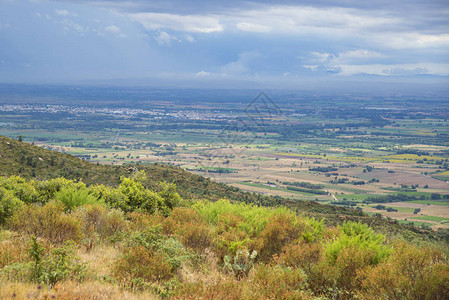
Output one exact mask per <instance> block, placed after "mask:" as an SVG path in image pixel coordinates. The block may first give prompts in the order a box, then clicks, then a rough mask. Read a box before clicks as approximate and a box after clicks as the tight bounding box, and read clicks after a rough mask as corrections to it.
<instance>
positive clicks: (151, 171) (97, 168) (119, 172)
mask: <svg viewBox="0 0 449 300" xmlns="http://www.w3.org/2000/svg"><path fill="white" fill-rule="evenodd" d="M140 170H143V171H145V173H146V175H147V180H146V181H145V182H143V184H144V186H145V187H146V188H148V189H151V190H158V189H159V182H161V181H165V182H168V183H175V184H176V186H177V191H178V193H179V194H180V196H181V197H182V198H184V199H187V200H199V199H207V200H211V201H216V200H219V199H223V198H226V199H229V200H233V201H239V202H245V203H253V204H257V205H261V206H270V207H272V206H278V205H284V206H287V207H289V208H290V209H293V210H295V211H296V212H297V213H299V214H301V213H305V214H306V215H309V216H314V217H318V218H325V222H326V224H329V225H337V224H341V223H342V222H343V221H345V220H352V221H360V222H363V223H367V224H370V226H372V227H373V228H375V229H376V230H378V231H380V232H384V233H386V234H389V235H400V236H409V237H410V238H411V239H418V240H429V239H430V240H435V239H438V238H437V237H436V235H435V232H433V231H431V230H423V229H418V228H416V227H414V226H407V225H401V224H398V223H397V222H395V221H394V220H387V219H384V218H375V217H369V216H367V215H364V214H362V213H360V212H359V211H357V210H354V209H350V208H345V207H339V206H334V205H323V204H319V203H316V202H313V201H298V200H290V199H284V198H281V197H273V196H263V195H260V194H256V193H250V192H245V191H242V190H240V189H239V188H236V187H233V186H230V185H226V184H223V183H217V182H215V181H213V180H210V179H209V178H206V177H203V176H199V175H196V174H193V173H190V172H188V171H185V170H183V169H181V168H179V167H176V166H171V165H167V164H150V165H140V164H133V165H120V166H119V165H115V166H113V165H103V164H98V163H91V162H88V161H84V160H82V159H79V158H77V157H75V156H72V155H69V154H64V153H59V152H55V151H49V150H46V149H43V148H41V147H37V146H34V145H31V144H28V143H25V142H19V141H18V140H14V139H10V138H8V137H4V136H0V176H12V175H18V176H21V177H23V178H34V179H37V180H49V179H53V178H58V177H64V178H66V179H70V180H75V181H82V182H84V183H85V184H86V185H87V186H89V185H92V184H104V185H106V186H117V185H118V184H119V183H120V178H121V177H130V176H132V175H133V173H135V172H137V171H140ZM444 236H445V235H444Z"/></svg>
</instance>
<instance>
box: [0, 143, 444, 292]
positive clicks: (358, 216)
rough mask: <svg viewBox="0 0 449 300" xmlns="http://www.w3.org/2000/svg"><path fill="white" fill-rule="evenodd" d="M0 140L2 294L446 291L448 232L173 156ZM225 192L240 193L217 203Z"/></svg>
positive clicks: (230, 193) (0, 263) (228, 194)
mask: <svg viewBox="0 0 449 300" xmlns="http://www.w3.org/2000/svg"><path fill="white" fill-rule="evenodd" d="M0 147H1V151H2V152H1V157H0V162H1V165H0V171H1V172H2V175H6V176H0V298H18V299H23V298H35V299H41V298H42V299H48V298H57V299H75V298H78V299H123V298H126V299H164V298H170V299H199V298H202V299H236V300H237V299H255V298H260V299H316V298H317V297H318V298H322V299H328V298H332V299H353V298H361V299H376V298H378V297H379V295H382V297H383V298H393V297H397V298H400V299H430V298H432V299H447V297H449V289H448V287H449V262H448V259H447V257H448V254H449V247H448V245H447V243H446V242H445V241H444V239H447V232H446V231H441V232H437V233H435V232H432V231H426V230H419V229H417V228H415V227H410V226H403V225H400V224H396V223H395V222H394V221H391V220H386V219H383V218H373V217H369V216H366V215H364V214H363V213H361V212H359V211H357V210H352V209H346V208H339V207H335V206H329V205H320V204H318V203H315V202H306V201H287V200H285V199H282V198H274V197H264V196H261V195H257V194H251V193H247V192H243V191H240V190H239V189H236V188H234V187H229V186H227V185H224V184H218V183H216V182H213V181H211V180H209V179H206V178H204V177H201V176H197V175H193V174H190V173H189V172H186V171H183V170H182V169H180V168H176V167H172V166H167V165H147V166H139V165H127V166H107V165H97V164H92V163H88V162H85V161H82V160H80V159H78V158H75V157H73V156H70V155H65V154H61V153H55V152H51V151H47V150H44V149H41V148H39V147H36V146H33V145H28V144H25V143H22V142H19V141H14V140H11V139H8V138H3V137H2V138H1V140H0ZM61 168H62V169H61ZM9 175H11V176H9ZM17 175H20V176H17ZM62 175H64V176H66V177H68V178H71V179H72V180H70V179H65V178H62V177H60V176H62ZM81 175H84V176H83V177H81ZM122 176H123V177H122ZM120 177H121V178H120ZM52 178H53V179H52ZM84 181H85V182H87V183H88V184H86V183H85V182H84ZM167 182H175V183H176V185H177V187H176V186H175V185H173V184H171V183H167ZM178 192H179V193H178ZM221 197H227V198H231V199H233V200H240V201H229V200H218V201H210V200H217V199H218V198H221ZM202 199H204V200H202ZM245 202H248V203H245ZM254 204H256V205H254ZM263 206H266V207H263ZM409 269H412V270H413V272H409V271H408V270H409ZM386 282H387V283H388V284H386ZM42 286H44V288H42ZM379 293H380V294H379Z"/></svg>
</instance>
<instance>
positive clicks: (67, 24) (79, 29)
mask: <svg viewBox="0 0 449 300" xmlns="http://www.w3.org/2000/svg"><path fill="white" fill-rule="evenodd" d="M61 24H62V25H63V29H64V31H66V32H70V31H71V32H75V33H77V34H79V35H84V34H85V33H86V32H87V31H88V29H87V28H85V27H83V26H81V25H80V24H78V23H75V22H73V21H71V20H63V21H61Z"/></svg>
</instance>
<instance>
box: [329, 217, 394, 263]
mask: <svg viewBox="0 0 449 300" xmlns="http://www.w3.org/2000/svg"><path fill="white" fill-rule="evenodd" d="M339 230H340V233H341V235H340V237H339V238H337V239H336V240H335V241H333V242H330V243H328V244H327V245H326V246H325V254H326V255H327V258H328V261H329V263H330V264H334V263H335V262H336V261H337V258H338V255H339V253H340V251H341V250H343V249H345V248H348V247H358V248H360V249H369V250H372V251H374V253H375V256H373V257H372V260H371V261H370V264H372V265H375V264H378V263H379V262H381V261H382V260H384V259H385V258H387V257H388V256H389V255H390V253H391V251H392V249H391V248H390V247H388V246H386V245H384V241H385V236H384V235H382V234H377V233H375V232H374V230H373V229H372V228H370V227H369V226H368V225H366V224H362V223H360V222H359V223H355V222H344V223H343V225H342V226H340V227H339Z"/></svg>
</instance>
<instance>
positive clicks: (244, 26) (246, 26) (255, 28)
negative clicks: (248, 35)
mask: <svg viewBox="0 0 449 300" xmlns="http://www.w3.org/2000/svg"><path fill="white" fill-rule="evenodd" d="M236 27H237V28H238V29H240V30H242V31H249V32H270V31H271V28H270V27H268V26H265V25H261V24H254V23H247V22H240V23H237V25H236Z"/></svg>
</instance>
